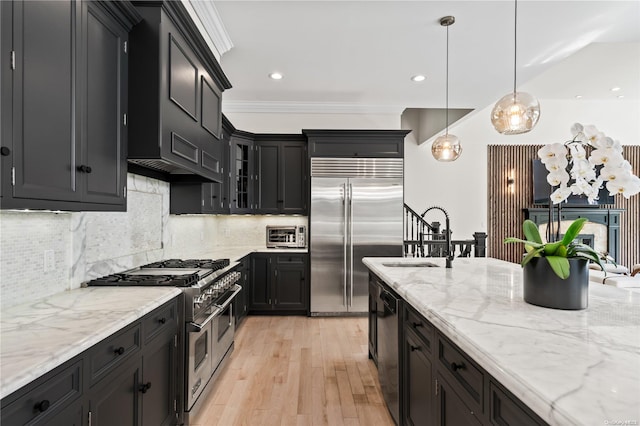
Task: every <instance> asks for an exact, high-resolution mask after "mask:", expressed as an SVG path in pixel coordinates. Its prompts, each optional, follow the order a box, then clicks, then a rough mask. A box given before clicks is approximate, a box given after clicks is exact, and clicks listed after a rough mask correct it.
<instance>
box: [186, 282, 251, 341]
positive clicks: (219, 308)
mask: <svg viewBox="0 0 640 426" xmlns="http://www.w3.org/2000/svg"><path fill="white" fill-rule="evenodd" d="M240 290H242V287H240V286H239V285H237V284H236V285H235V290H234V291H233V293H232V294H231V296H229V297H228V298H227V300H225V301H224V303H222V304H221V305H213V306H215V307H216V309H215V310H214V311H213V312H212V313H211V315H209V316H208V317H207V319H206V320H204V321H203V322H202V323H200V324H198V323H196V322H193V321H192V322H190V323H189V331H192V332H200V331H202V329H203V328H205V327H206V326H207V324H209V323H210V322H211V320H212V319H214V318H215V317H217V316H218V315H220V314H221V313H222V312H223V311H224V310H225V309H226V307H227V306H229V303H231V302H232V301H233V298H234V297H236V295H237V294H238V293H240Z"/></svg>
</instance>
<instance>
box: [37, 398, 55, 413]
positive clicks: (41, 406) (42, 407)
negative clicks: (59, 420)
mask: <svg viewBox="0 0 640 426" xmlns="http://www.w3.org/2000/svg"><path fill="white" fill-rule="evenodd" d="M50 405H51V403H50V402H49V400H48V399H43V400H42V401H40V402H38V403H37V404H36V405H34V407H33V408H34V409H35V410H37V411H40V412H41V413H44V412H45V411H47V409H49V406H50Z"/></svg>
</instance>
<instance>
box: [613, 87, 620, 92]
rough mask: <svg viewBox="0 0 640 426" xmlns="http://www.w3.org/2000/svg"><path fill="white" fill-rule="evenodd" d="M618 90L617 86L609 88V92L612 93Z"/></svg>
mask: <svg viewBox="0 0 640 426" xmlns="http://www.w3.org/2000/svg"><path fill="white" fill-rule="evenodd" d="M618 90H620V88H619V87H618V86H616V87H612V88H611V91H612V92H617V91H618Z"/></svg>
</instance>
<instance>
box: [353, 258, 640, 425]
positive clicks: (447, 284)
mask: <svg viewBox="0 0 640 426" xmlns="http://www.w3.org/2000/svg"><path fill="white" fill-rule="evenodd" d="M425 260H427V261H429V262H434V263H437V264H438V265H440V267H436V268H428V267H408V268H407V267H387V266H384V263H390V262H404V263H411V262H421V261H425ZM364 264H365V265H366V266H367V267H368V268H369V269H370V270H371V271H372V272H374V273H375V274H376V275H378V276H379V277H380V278H381V279H382V280H383V281H384V282H385V283H387V284H388V285H389V286H390V287H391V288H392V289H394V290H395V291H396V292H397V293H398V295H400V296H401V297H403V298H404V299H405V300H406V301H407V302H408V303H409V304H410V305H412V306H413V307H414V308H416V310H418V311H419V312H421V313H422V315H424V317H425V318H427V319H428V320H429V321H431V322H432V323H433V324H434V325H435V326H436V327H437V328H438V329H439V330H441V332H442V333H443V334H444V335H446V336H447V337H448V338H449V339H451V340H452V341H453V342H454V343H456V344H457V345H458V346H459V347H460V348H461V349H462V350H464V351H465V352H466V353H467V354H468V355H469V356H470V357H472V358H473V359H474V360H475V361H476V362H477V363H478V364H479V365H480V366H482V367H483V368H484V369H485V370H486V371H487V372H488V373H489V374H490V375H492V376H493V377H494V378H496V379H497V380H498V381H499V382H500V383H502V384H503V385H504V386H505V387H506V388H507V389H509V390H510V391H511V392H512V393H513V394H514V395H515V396H517V397H518V398H520V400H522V401H523V402H524V403H525V404H526V405H527V406H529V407H530V408H531V409H532V410H533V411H535V412H536V413H537V414H538V415H539V416H540V417H541V418H542V419H544V420H545V421H547V422H549V423H550V424H553V425H567V424H575V425H606V424H610V425H611V424H635V425H638V424H640V294H639V293H634V292H631V291H628V290H624V289H619V288H615V287H611V286H605V285H597V284H594V283H590V286H589V306H588V308H587V309H585V310H580V311H564V310H556V309H548V308H542V307H538V306H534V305H530V304H528V303H525V302H524V300H523V299H522V270H521V267H520V265H517V264H513V263H509V262H504V261H501V260H497V259H491V258H464V259H462V258H456V259H455V260H454V261H453V268H452V269H446V268H444V259H434V258H429V259H416V258H406V259H403V258H365V259H364ZM617 422H621V423H617ZM624 422H626V423H624Z"/></svg>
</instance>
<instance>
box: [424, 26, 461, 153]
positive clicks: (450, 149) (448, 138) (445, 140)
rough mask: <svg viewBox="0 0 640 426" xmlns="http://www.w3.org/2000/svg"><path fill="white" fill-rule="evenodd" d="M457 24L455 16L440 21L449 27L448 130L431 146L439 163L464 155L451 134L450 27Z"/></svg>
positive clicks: (457, 141) (458, 143) (446, 110)
mask: <svg viewBox="0 0 640 426" xmlns="http://www.w3.org/2000/svg"><path fill="white" fill-rule="evenodd" d="M454 22H456V18H454V17H453V16H445V17H444V18H442V19H440V25H442V26H443V27H447V89H446V101H445V102H446V109H445V120H446V128H445V132H444V135H441V136H438V137H437V138H436V140H435V141H433V144H432V145H431V154H432V155H433V158H435V159H436V160H438V161H455V160H457V159H458V157H460V154H461V153H462V146H461V145H460V139H458V137H457V136H456V135H451V134H449V26H451V25H453V23H454Z"/></svg>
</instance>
